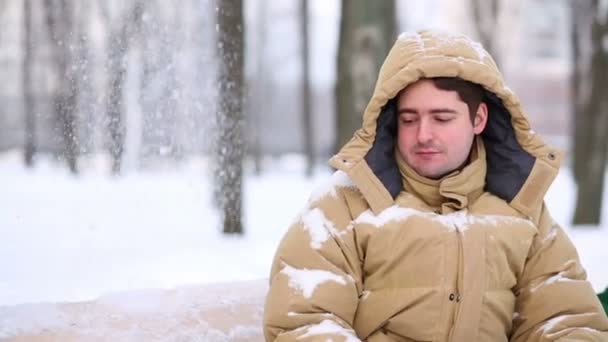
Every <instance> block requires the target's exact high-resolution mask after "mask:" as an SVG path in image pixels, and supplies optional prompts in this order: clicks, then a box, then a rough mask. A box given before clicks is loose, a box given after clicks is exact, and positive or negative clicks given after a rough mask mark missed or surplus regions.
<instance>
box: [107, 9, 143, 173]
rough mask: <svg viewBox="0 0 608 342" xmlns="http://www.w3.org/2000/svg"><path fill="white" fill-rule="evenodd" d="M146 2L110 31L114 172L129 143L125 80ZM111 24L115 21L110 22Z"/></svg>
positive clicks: (109, 115)
mask: <svg viewBox="0 0 608 342" xmlns="http://www.w3.org/2000/svg"><path fill="white" fill-rule="evenodd" d="M142 14H143V2H142V1H136V2H135V4H134V5H133V7H132V8H131V9H130V10H129V11H128V12H127V15H126V16H125V18H124V19H123V20H122V21H121V22H120V25H119V30H118V31H117V32H112V31H110V35H109V40H110V41H109V43H108V49H109V52H108V53H109V57H108V64H109V67H108V72H109V77H108V98H107V104H106V111H107V120H108V121H107V128H108V132H109V136H110V144H109V151H110V156H111V158H112V173H113V174H115V175H117V174H120V172H121V170H122V159H123V154H124V147H125V136H126V127H125V118H124V117H125V103H124V89H123V88H124V84H125V79H126V77H127V61H126V58H127V53H128V51H129V41H130V40H131V39H132V36H133V34H134V32H135V30H136V29H137V28H138V27H139V25H141V18H142ZM108 26H109V27H111V25H108Z"/></svg>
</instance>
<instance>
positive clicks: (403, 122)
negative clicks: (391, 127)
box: [399, 116, 416, 125]
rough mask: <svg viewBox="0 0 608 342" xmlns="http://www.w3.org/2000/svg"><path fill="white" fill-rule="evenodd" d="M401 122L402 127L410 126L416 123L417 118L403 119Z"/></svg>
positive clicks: (400, 119)
mask: <svg viewBox="0 0 608 342" xmlns="http://www.w3.org/2000/svg"><path fill="white" fill-rule="evenodd" d="M399 122H401V124H402V125H410V124H412V123H414V122H416V118H411V117H410V118H408V117H403V116H402V117H401V118H399Z"/></svg>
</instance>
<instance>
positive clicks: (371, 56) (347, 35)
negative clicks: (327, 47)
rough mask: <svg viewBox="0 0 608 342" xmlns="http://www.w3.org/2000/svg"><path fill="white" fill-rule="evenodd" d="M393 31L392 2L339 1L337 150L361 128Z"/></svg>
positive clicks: (393, 8)
mask: <svg viewBox="0 0 608 342" xmlns="http://www.w3.org/2000/svg"><path fill="white" fill-rule="evenodd" d="M395 31H396V17H395V1H394V0H376V1H368V0H342V13H341V20H340V37H339V46H338V60H337V69H338V70H337V84H336V101H337V102H336V109H337V115H336V117H337V122H336V129H337V134H336V137H337V141H336V144H335V150H336V151H337V150H339V149H340V147H341V146H342V145H344V144H345V143H346V142H348V140H350V138H351V137H352V136H353V133H354V132H355V131H356V130H357V129H358V128H360V127H361V122H362V115H363V112H364V110H365V107H366V106H367V102H368V101H369V100H370V97H371V95H372V93H373V90H374V86H375V83H376V79H377V76H378V72H379V70H380V66H381V65H382V62H383V61H384V58H385V57H386V55H387V53H388V51H389V50H390V48H391V46H392V44H393V41H394V38H395Z"/></svg>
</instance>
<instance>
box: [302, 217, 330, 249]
mask: <svg viewBox="0 0 608 342" xmlns="http://www.w3.org/2000/svg"><path fill="white" fill-rule="evenodd" d="M301 220H302V224H303V226H304V229H306V230H307V231H308V233H309V234H310V246H311V247H312V248H314V249H319V248H321V246H323V243H324V242H325V241H327V239H329V238H330V232H335V231H336V228H335V227H334V224H333V223H332V222H331V221H330V220H328V219H327V217H325V214H323V211H322V210H321V209H319V208H314V209H311V210H306V211H305V212H304V213H303V214H302V219H301Z"/></svg>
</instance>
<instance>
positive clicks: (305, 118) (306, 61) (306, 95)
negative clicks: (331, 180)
mask: <svg viewBox="0 0 608 342" xmlns="http://www.w3.org/2000/svg"><path fill="white" fill-rule="evenodd" d="M301 6H302V7H301V9H300V25H301V34H302V36H301V45H300V46H301V51H300V53H301V56H302V128H303V131H302V133H303V134H302V136H303V137H304V155H305V156H306V176H307V177H311V176H312V173H313V168H314V162H315V160H314V146H313V141H314V136H313V130H312V113H311V108H310V107H311V102H312V97H311V94H310V58H309V56H308V50H309V48H308V38H309V34H308V0H301Z"/></svg>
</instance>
